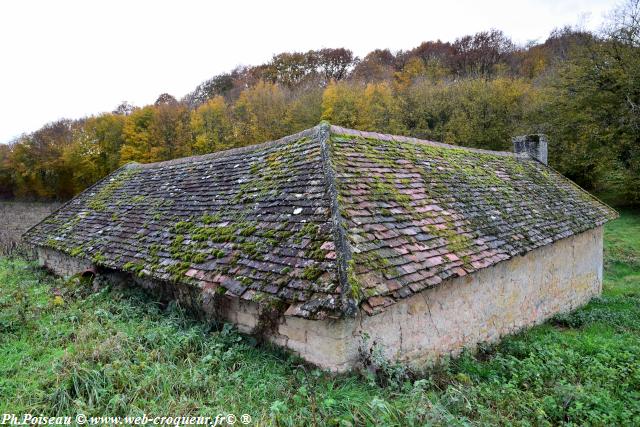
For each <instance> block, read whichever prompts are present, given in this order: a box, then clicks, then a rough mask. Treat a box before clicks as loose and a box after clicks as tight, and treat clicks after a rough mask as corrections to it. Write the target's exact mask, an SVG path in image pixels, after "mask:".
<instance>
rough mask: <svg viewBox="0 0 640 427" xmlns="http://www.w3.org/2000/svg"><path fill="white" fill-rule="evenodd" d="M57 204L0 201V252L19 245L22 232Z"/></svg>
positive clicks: (52, 209) (5, 251)
mask: <svg viewBox="0 0 640 427" xmlns="http://www.w3.org/2000/svg"><path fill="white" fill-rule="evenodd" d="M59 206H60V203H38V202H12V201H0V254H4V253H7V252H9V251H10V250H11V249H14V248H16V247H18V246H20V243H21V236H22V233H24V232H25V231H27V229H29V228H30V227H31V226H33V225H36V224H37V223H38V222H40V221H42V219H44V218H45V217H46V216H47V215H49V214H50V213H51V212H53V211H54V210H56V209H58V207H59Z"/></svg>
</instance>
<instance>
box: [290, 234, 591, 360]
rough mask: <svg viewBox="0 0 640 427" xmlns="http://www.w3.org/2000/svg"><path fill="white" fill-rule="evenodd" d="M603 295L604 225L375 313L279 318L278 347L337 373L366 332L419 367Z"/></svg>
mask: <svg viewBox="0 0 640 427" xmlns="http://www.w3.org/2000/svg"><path fill="white" fill-rule="evenodd" d="M601 290H602V227H600V228H597V229H593V230H590V231H588V232H586V233H583V234H580V235H578V236H573V237H570V238H567V239H563V240H560V241H558V242H556V243H555V244H552V245H549V246H545V247H542V248H539V249H536V250H534V251H532V252H529V253H527V254H526V255H524V256H522V257H516V258H514V259H511V260H508V261H505V262H502V263H499V264H497V265H496V266H494V267H491V268H487V269H484V270H481V271H479V272H477V273H475V274H473V275H468V276H464V277H459V278H456V279H453V280H449V281H446V282H443V283H441V284H440V285H438V286H436V287H434V288H431V289H427V290H425V291H424V292H422V293H420V294H417V295H414V296H413V297H410V298H408V299H406V300H403V301H402V302H399V303H397V304H395V305H393V306H390V307H389V308H388V309H387V310H386V311H385V312H383V313H381V314H378V315H375V316H371V317H369V316H367V315H366V314H365V315H361V316H360V317H358V318H357V319H355V320H345V321H342V322H333V323H331V322H314V321H310V320H306V319H299V318H288V319H285V321H284V323H283V324H282V325H281V326H280V328H279V332H280V334H281V337H280V342H281V343H282V344H285V345H286V346H287V347H288V348H291V349H292V350H294V351H296V352H298V353H299V354H300V355H301V356H303V357H304V358H305V359H307V360H309V361H311V362H313V363H316V364H318V365H320V366H323V367H325V368H328V369H331V370H335V371H343V370H346V369H348V368H350V367H352V366H354V365H355V364H357V361H358V347H359V346H361V345H362V340H361V337H362V335H363V334H364V333H366V334H367V335H368V336H369V337H370V339H369V343H371V342H373V341H375V342H377V343H378V345H380V346H381V347H382V349H383V350H384V354H385V356H386V357H387V358H388V359H391V360H400V361H405V362H408V363H409V364H412V365H415V366H424V365H425V364H428V363H431V362H433V361H435V360H436V359H438V358H439V357H442V356H445V355H450V356H456V355H458V354H459V353H460V352H461V351H462V349H463V348H465V347H467V348H474V347H475V346H476V345H477V344H478V343H483V342H488V343H491V342H496V341H497V340H498V339H499V338H500V337H502V336H505V335H508V334H512V333H515V332H517V331H519V330H521V329H522V328H524V327H527V326H532V325H535V324H538V323H541V322H543V321H545V320H546V319H548V318H550V317H551V316H553V315H554V314H556V313H559V312H564V311H570V310H572V309H575V308H576V307H578V306H580V305H582V304H585V303H586V302H588V301H589V300H590V299H591V298H592V297H593V296H596V295H599V294H600V292H601ZM361 314H362V313H361ZM283 337H287V338H283Z"/></svg>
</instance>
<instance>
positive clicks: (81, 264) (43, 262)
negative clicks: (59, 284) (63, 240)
mask: <svg viewBox="0 0 640 427" xmlns="http://www.w3.org/2000/svg"><path fill="white" fill-rule="evenodd" d="M36 256H37V258H38V264H40V266H41V267H44V268H46V269H47V270H49V271H51V272H53V273H55V274H57V275H58V276H61V277H64V278H69V277H71V276H73V275H74V274H77V273H83V272H85V271H87V270H92V269H93V264H92V263H91V261H88V260H83V259H80V258H75V257H72V256H69V255H67V254H64V253H62V252H59V251H57V250H55V249H49V248H36Z"/></svg>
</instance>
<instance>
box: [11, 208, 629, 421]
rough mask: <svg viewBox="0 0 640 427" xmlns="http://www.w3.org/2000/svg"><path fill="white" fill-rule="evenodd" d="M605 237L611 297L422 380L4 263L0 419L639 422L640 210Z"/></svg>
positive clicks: (22, 265) (607, 290) (131, 294)
mask: <svg viewBox="0 0 640 427" xmlns="http://www.w3.org/2000/svg"><path fill="white" fill-rule="evenodd" d="M605 246H606V247H605V283H604V293H603V296H602V297H601V298H597V299H594V300H593V301H592V302H591V303H589V304H588V305H587V306H586V307H584V308H582V309H580V310H578V311H576V312H574V313H571V314H569V315H562V316H558V317H557V318H555V319H552V320H551V321H549V322H547V323H546V324H544V325H541V326H538V327H535V328H533V329H531V330H529V331H527V332H525V333H522V334H520V335H517V336H514V337H510V338H508V339H506V340H504V341H503V342H502V343H501V344H499V345H497V346H495V347H491V348H485V349H483V351H481V352H480V353H479V354H478V355H471V354H464V355H463V356H462V357H460V358H459V359H456V360H452V361H449V362H447V363H444V364H443V365H442V366H439V367H438V368H434V369H433V370H431V371H430V372H428V373H423V374H422V375H414V374H408V373H406V372H404V371H403V370H402V369H400V368H399V367H397V366H393V365H389V366H387V367H386V369H385V370H384V372H383V375H376V376H374V375H369V376H362V375H356V374H352V375H348V376H338V377H333V376H329V375H326V374H324V373H322V372H320V371H318V370H315V369H313V368H309V367H308V366H305V365H304V364H302V363H301V362H300V361H299V360H298V359H296V358H295V357H292V356H289V355H287V354H285V353H283V352H280V351H277V350H275V349H271V348H264V347H260V346H257V345H256V342H255V341H254V340H253V339H252V338H249V337H244V336H241V335H238V334H237V333H236V332H235V331H234V330H233V329H231V328H229V327H228V326H225V327H224V328H221V329H211V328H209V327H207V326H205V325H203V324H200V323H197V322H193V321H191V320H190V319H189V318H188V316H185V315H184V313H182V312H181V310H180V308H179V307H175V306H172V305H170V306H168V307H162V306H160V305H159V304H156V303H153V302H149V300H148V299H147V298H145V297H144V295H142V294H139V293H137V292H135V291H125V290H117V289H104V290H102V291H101V292H99V293H95V294H91V293H89V292H87V291H86V289H85V288H84V287H83V286H82V285H81V284H77V283H75V284H74V283H63V282H62V281H60V280H58V279H54V278H52V277H50V276H47V275H46V274H45V273H43V272H42V271H40V270H38V269H37V268H36V267H35V266H34V265H33V264H31V263H28V262H26V261H24V260H21V259H8V258H0V414H2V413H16V414H20V413H25V412H30V413H33V414H45V415H54V414H61V415H75V414H76V413H84V414H87V415H97V416H100V415H138V414H140V415H141V414H143V413H146V414H149V415H187V414H203V415H214V416H215V414H218V413H234V414H244V413H248V414H250V415H251V416H252V417H253V423H252V424H254V425H255V424H274V425H303V424H304V425H314V424H317V425H345V426H349V425H363V424H364V425H374V424H375V425H424V424H435V425H452V424H453V425H476V424H479V425H487V424H492V425H493V424H503V425H505V424H515V425H557V424H563V423H566V424H569V425H584V424H592V425H620V424H623V425H640V213H637V212H636V213H632V212H625V213H624V214H623V215H622V217H621V218H620V219H619V220H617V221H615V222H613V223H611V224H609V225H607V227H606V234H605ZM237 425H240V424H239V423H238V424H237Z"/></svg>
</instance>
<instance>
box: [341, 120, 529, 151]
mask: <svg viewBox="0 0 640 427" xmlns="http://www.w3.org/2000/svg"><path fill="white" fill-rule="evenodd" d="M330 131H331V133H333V134H336V135H351V136H360V137H362V138H371V139H378V140H381V141H394V142H410V143H415V144H423V145H429V146H432V147H438V148H448V149H455V150H465V151H470V152H473V153H483V154H495V155H499V156H510V157H517V154H516V153H513V152H511V151H494V150H485V149H482V148H473V147H465V146H462V145H453V144H445V143H444V142H438V141H431V140H428V139H419V138H414V137H412V136H402V135H393V134H388V133H378V132H370V131H361V130H356V129H349V128H345V127H342V126H336V125H330Z"/></svg>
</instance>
